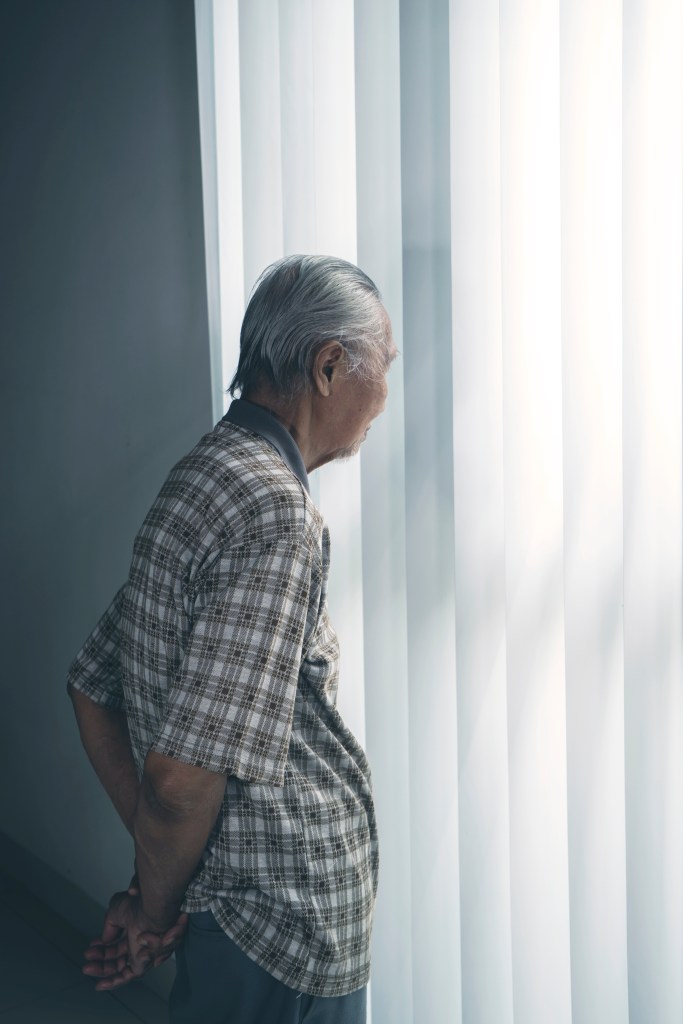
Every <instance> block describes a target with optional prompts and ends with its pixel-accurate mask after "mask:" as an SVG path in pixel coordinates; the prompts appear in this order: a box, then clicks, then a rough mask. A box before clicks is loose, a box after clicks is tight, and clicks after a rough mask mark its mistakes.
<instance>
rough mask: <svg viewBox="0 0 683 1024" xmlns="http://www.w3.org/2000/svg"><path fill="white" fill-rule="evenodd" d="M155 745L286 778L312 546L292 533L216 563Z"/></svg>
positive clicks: (230, 770)
mask: <svg viewBox="0 0 683 1024" xmlns="http://www.w3.org/2000/svg"><path fill="white" fill-rule="evenodd" d="M216 581H217V582H216V584H215V585H214V587H213V592H212V593H211V595H209V596H208V598H207V602H206V604H205V606H204V607H203V609H202V611H201V612H200V613H199V614H198V615H197V617H196V619H195V621H194V623H193V626H192V631H191V633H190V635H189V638H188V642H187V646H186V648H185V652H184V657H183V660H182V663H181V665H180V667H179V670H178V671H177V673H176V674H175V677H174V680H173V684H172V686H171V690H170V693H169V699H168V704H167V707H166V713H165V716H164V719H163V721H162V724H161V727H160V729H159V731H158V734H157V736H156V739H155V741H154V743H153V744H152V749H153V750H155V751H156V752H157V753H159V754H164V755H166V756H167V757H171V758H174V759H175V760H178V761H183V762H185V763H188V764H195V765H199V766H200V767H203V768H206V769H208V770H209V771H215V772H221V773H225V774H228V775H234V776H236V777H237V778H239V779H241V780H242V781H244V782H254V783H256V782H263V783H271V784H274V785H283V783H284V771H285V764H286V760H287V753H288V749H289V739H290V733H291V728H292V717H293V713H294V700H295V696H296V689H297V684H298V679H299V668H300V665H301V657H302V648H303V642H304V631H305V624H306V619H307V611H308V599H309V592H310V586H311V566H310V552H309V550H308V549H307V546H306V545H305V544H304V543H303V542H302V541H301V540H299V539H297V538H292V537H286V538H283V539H280V540H277V541H273V542H272V543H269V544H266V545H263V544H262V545H260V546H259V547H258V548H257V549H255V550H251V549H250V550H249V551H248V552H246V553H242V554H241V555H240V556H239V557H237V558H236V557H235V556H233V557H232V559H231V558H229V557H227V556H226V557H225V558H224V559H223V560H222V561H221V564H220V566H219V567H218V571H217V576H216Z"/></svg>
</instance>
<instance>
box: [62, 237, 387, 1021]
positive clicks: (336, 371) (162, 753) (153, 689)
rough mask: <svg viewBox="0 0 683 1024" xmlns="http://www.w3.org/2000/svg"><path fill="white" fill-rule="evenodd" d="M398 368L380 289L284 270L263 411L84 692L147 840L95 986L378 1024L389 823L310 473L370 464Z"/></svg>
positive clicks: (212, 465) (73, 689)
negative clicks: (359, 730)
mask: <svg viewBox="0 0 683 1024" xmlns="http://www.w3.org/2000/svg"><path fill="white" fill-rule="evenodd" d="M394 355H395V349H394V346H393V341H392V337H391V327H390V324H389V319H388V316H387V314H386V311H385V310H384V308H383V306H382V303H381V300H380V297H379V294H378V291H377V288H376V287H375V285H374V284H373V283H372V281H371V280H370V279H369V278H368V277H367V276H366V275H365V274H363V273H362V272H361V271H360V270H359V269H358V268H357V267H355V266H353V265H351V264H349V263H346V262H344V261H343V260H339V259H332V258H329V257H314V256H292V257H288V258H285V259H283V260H280V261H279V262H277V263H275V264H273V266H271V267H269V268H268V269H267V270H266V271H265V273H264V274H263V275H262V277H261V279H260V281H259V282H258V285H257V287H256V289H255V291H254V293H253V295H252V298H251V300H250V302H249V305H248V308H247V311H246V313H245V317H244V322H243V325H242V332H241V338H240V358H239V365H238V368H237V372H236V374H235V377H234V380H233V382H232V386H231V388H230V391H231V394H232V395H234V394H235V392H236V390H239V392H240V395H241V397H240V399H239V400H235V401H233V402H232V404H231V406H230V409H229V411H228V413H227V415H226V416H225V417H224V418H223V419H222V420H221V421H220V422H219V423H218V424H217V426H216V427H215V429H214V430H213V431H212V432H211V433H210V434H207V435H206V436H205V437H204V438H202V440H201V441H200V442H199V444H198V445H197V446H196V447H195V448H194V449H193V450H192V451H191V452H190V453H189V454H188V455H187V456H186V457H185V458H184V459H181V461H180V462H179V463H178V464H177V465H176V466H175V467H174V469H173V470H172V471H171V473H170V475H169V477H168V479H167V480H166V483H165V484H164V486H163V487H162V489H161V492H160V493H159V496H158V497H157V499H156V501H155V502H154V504H153V505H152V507H151V509H150V511H149V513H148V515H147V517H146V519H145V521H144V523H143V525H142V527H141V529H140V532H139V533H138V535H137V538H136V540H135V544H134V548H133V559H132V563H131V567H130V573H129V576H128V580H127V582H126V584H125V585H124V586H123V587H122V588H121V590H120V591H119V592H118V594H117V595H116V597H115V599H114V601H113V603H112V605H111V606H110V608H109V609H108V611H107V612H106V613H105V615H104V617H103V618H102V619H101V621H100V622H99V624H98V625H97V627H96V628H95V630H94V632H93V633H92V635H91V636H90V637H89V638H88V640H87V641H86V643H85V645H84V647H83V649H82V650H81V652H80V653H79V654H78V656H77V657H76V660H75V661H74V663H73V665H72V667H71V670H70V673H69V685H68V688H69V693H70V695H71V698H72V700H73V703H74V708H75V712H76V716H77V720H78V725H79V728H80V732H81V738H82V740H83V744H84V746H85V749H86V751H87V753H88V756H89V757H90V760H91V761H92V764H93V766H94V768H95V770H96V772H97V774H98V776H99V778H100V780H101V782H102V784H103V785H104V787H105V789H106V791H107V793H108V794H109V796H110V798H111V799H112V801H113V803H114V804H115V806H116V809H117V810H118V812H119V814H120V816H121V818H122V820H123V822H124V824H125V825H126V827H127V828H128V830H129V831H130V832H131V834H132V836H133V837H134V840H135V869H136V874H135V877H134V879H133V881H132V883H131V886H130V888H129V889H128V891H127V892H122V893H117V894H116V895H115V896H114V897H113V899H112V902H111V905H110V909H109V913H108V915H107V919H106V922H105V928H104V932H103V935H102V938H101V940H99V942H98V943H95V944H93V947H92V948H91V950H90V952H89V954H88V955H89V959H90V964H89V966H88V967H86V968H85V970H86V972H87V973H90V974H91V975H93V976H94V977H96V978H98V979H99V980H98V986H97V987H98V988H113V987H115V986H117V985H120V984H124V983H125V982H127V981H129V980H130V979H131V978H134V977H137V976H139V975H141V974H142V973H144V971H145V970H146V969H148V967H150V966H151V965H153V964H156V963H158V962H160V961H161V960H162V959H164V958H165V957H166V956H168V955H169V954H170V952H171V951H173V950H174V949H176V947H177V974H176V982H175V985H174V988H173V991H172V994H171V1000H170V1019H171V1021H172V1022H174V1024H181V1022H187V1024H214V1022H216V1024H218V1022H219V1021H220V1022H225V1024H269V1022H273V1024H276V1022H277V1024H290V1022H291V1024H294V1022H297V1024H299V1022H301V1021H311V1022H313V1021H315V1022H317V1024H326V1022H329V1024H332V1022H334V1024H342V1022H343V1024H358V1022H361V1021H364V1020H365V991H366V985H367V981H368V975H369V942H370V931H371V924H372V913H373V905H374V899H375V891H376V885H377V863H378V857H377V836H376V827H375V815H374V810H373V803H372V795H371V789H370V772H369V768H368V764H367V760H366V757H365V755H364V753H363V751H362V749H361V747H360V746H359V744H358V742H357V741H356V739H355V738H354V736H353V735H352V734H351V733H350V732H349V730H348V729H347V728H346V726H345V725H344V722H343V720H342V718H341V717H340V715H339V712H338V711H337V709H336V693H337V675H338V669H337V662H338V644H337V640H336V636H335V633H334V630H333V629H332V626H331V625H330V622H329V619H328V614H327V601H326V593H327V575H328V567H329V537H328V532H327V528H326V527H325V525H324V523H323V520H322V518H321V515H320V513H319V511H318V509H317V508H316V506H315V505H314V504H313V502H312V501H311V499H310V497H309V493H308V473H310V472H311V470H313V469H316V468H317V467H319V466H322V465H324V464H325V463H326V462H330V461H331V460H332V459H339V458H345V457H347V456H350V455H353V454H354V453H356V452H357V451H358V449H359V447H360V445H361V443H362V441H363V439H364V438H365V436H366V434H367V431H368V428H369V426H370V424H371V422H372V420H373V419H374V418H375V417H376V416H377V415H379V413H380V412H381V411H382V408H383V407H384V402H385V398H386V394H387V385H386V380H385V378H386V373H387V370H388V367H389V364H390V362H391V360H392V359H393V357H394ZM181 911H182V912H183V913H181ZM187 915H189V926H188V918H187Z"/></svg>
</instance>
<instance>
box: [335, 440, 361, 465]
mask: <svg viewBox="0 0 683 1024" xmlns="http://www.w3.org/2000/svg"><path fill="white" fill-rule="evenodd" d="M364 440H365V438H364V437H362V438H361V439H360V441H356V442H355V443H354V444H351V445H349V447H348V448H340V449H339V451H338V452H337V454H336V455H335V457H334V461H335V462H345V461H346V459H352V458H353V457H354V455H358V452H359V451H360V447H361V445H362V443H363V441H364Z"/></svg>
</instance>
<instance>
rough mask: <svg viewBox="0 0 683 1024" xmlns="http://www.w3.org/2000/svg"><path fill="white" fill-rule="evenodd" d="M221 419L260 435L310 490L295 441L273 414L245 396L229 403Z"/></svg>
mask: <svg viewBox="0 0 683 1024" xmlns="http://www.w3.org/2000/svg"><path fill="white" fill-rule="evenodd" d="M223 421H224V422H226V421H227V422H228V423H234V424H235V426H237V427H244V429H245V430H250V431H251V432H252V433H253V434H258V435H259V436H260V437H262V438H263V439H264V441H267V442H268V444H270V445H272V447H273V448H275V450H276V451H277V452H279V453H280V455H281V457H282V458H283V459H284V461H285V463H286V464H287V465H288V466H289V468H290V469H291V471H292V473H294V475H295V476H297V477H298V478H299V480H300V481H301V483H302V484H303V485H304V487H305V488H306V490H307V491H309V490H310V488H309V485H308V474H307V472H306V467H305V465H304V460H303V458H302V456H301V452H300V451H299V448H298V447H297V444H296V441H295V440H294V438H293V437H292V435H291V434H290V433H289V432H288V431H287V430H286V429H285V427H284V426H283V425H282V423H280V421H279V420H278V419H277V418H276V417H275V416H273V414H272V412H268V410H267V409H264V408H263V406H261V405H255V404H254V403H253V402H249V401H247V399H246V398H236V399H235V400H234V401H233V402H231V403H230V408H229V409H228V411H227V412H226V414H225V416H224V417H223Z"/></svg>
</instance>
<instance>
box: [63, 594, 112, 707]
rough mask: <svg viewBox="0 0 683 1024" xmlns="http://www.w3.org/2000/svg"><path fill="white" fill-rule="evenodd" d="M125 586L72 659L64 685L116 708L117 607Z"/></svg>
mask: <svg viewBox="0 0 683 1024" xmlns="http://www.w3.org/2000/svg"><path fill="white" fill-rule="evenodd" d="M125 589H126V587H125V585H124V586H123V587H121V589H120V590H119V591H118V593H117V594H116V597H115V598H114V600H113V601H112V603H111V604H110V605H109V607H108V608H107V610H106V612H105V613H104V615H103V616H102V618H101V619H100V621H99V622H98V623H97V625H96V626H95V628H94V630H93V631H92V633H91V634H90V636H89V637H88V639H87V640H86V641H85V643H84V644H83V647H82V648H81V649H80V651H79V652H78V654H77V655H76V657H75V658H74V660H73V662H72V664H71V667H70V668H69V674H68V676H67V682H68V685H69V686H71V687H73V689H74V690H79V691H80V692H81V693H84V694H85V695H86V697H89V698H90V700H92V701H94V702H95V703H96V704H103V705H105V706H107V707H110V708H113V709H116V710H120V709H122V708H123V707H124V703H125V702H124V696H123V688H122V685H121V667H120V661H119V644H120V638H121V606H122V604H123V596H124V591H125Z"/></svg>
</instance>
